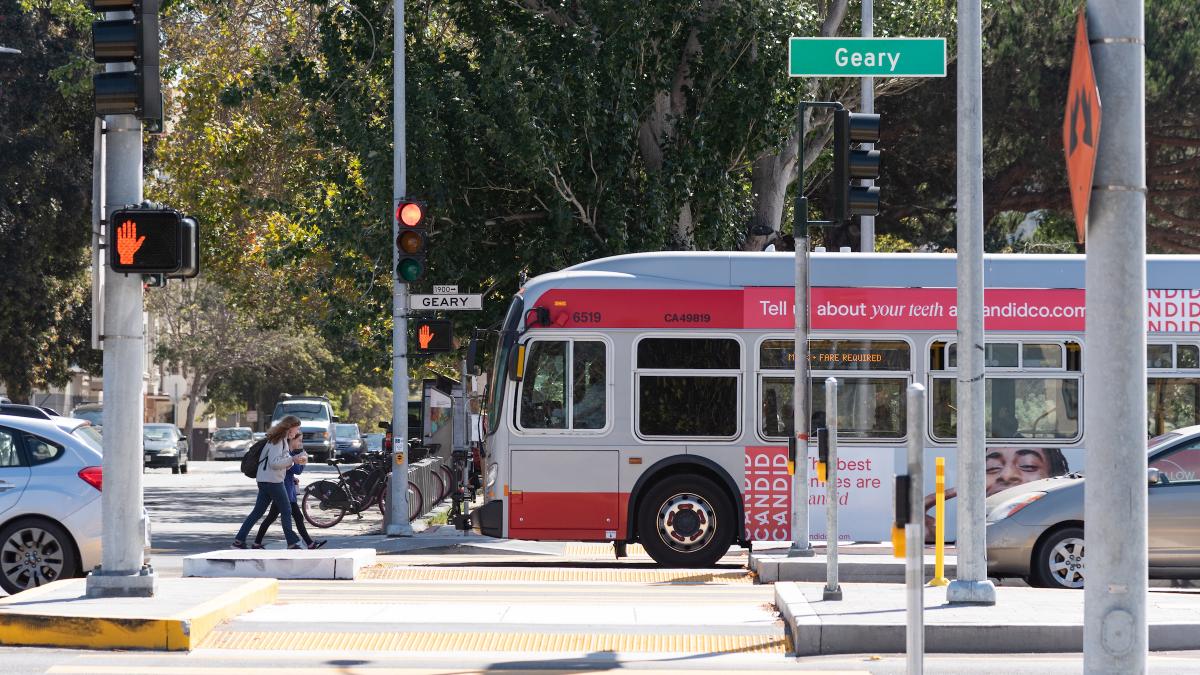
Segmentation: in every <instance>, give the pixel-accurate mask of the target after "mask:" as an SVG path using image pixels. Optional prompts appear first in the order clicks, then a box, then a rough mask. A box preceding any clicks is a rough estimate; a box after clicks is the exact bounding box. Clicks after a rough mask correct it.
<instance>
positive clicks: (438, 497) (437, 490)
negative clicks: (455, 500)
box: [429, 471, 450, 504]
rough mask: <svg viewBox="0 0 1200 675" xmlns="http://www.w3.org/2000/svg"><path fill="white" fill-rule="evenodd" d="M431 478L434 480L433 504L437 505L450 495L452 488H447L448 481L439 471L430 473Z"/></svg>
mask: <svg viewBox="0 0 1200 675" xmlns="http://www.w3.org/2000/svg"><path fill="white" fill-rule="evenodd" d="M429 477H430V478H431V479H432V485H431V487H432V488H433V494H432V496H433V503H434V504H437V503H438V502H440V501H442V499H443V498H444V497H445V496H446V495H447V494H449V492H450V488H448V487H446V480H445V479H444V478H442V476H441V474H439V473H438V472H437V471H430V472H429Z"/></svg>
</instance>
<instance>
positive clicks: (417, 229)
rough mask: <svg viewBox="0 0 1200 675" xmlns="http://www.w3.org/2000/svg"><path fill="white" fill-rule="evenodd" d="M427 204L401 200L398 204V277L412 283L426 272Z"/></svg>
mask: <svg viewBox="0 0 1200 675" xmlns="http://www.w3.org/2000/svg"><path fill="white" fill-rule="evenodd" d="M428 241H429V240H428V237H427V235H426V233H425V204H424V203H423V202H418V201H412V200H407V199H405V200H401V201H400V202H399V203H397V204H396V278H397V279H399V280H400V283H402V284H410V283H412V282H414V281H417V280H418V279H420V278H421V275H422V274H424V273H425V248H426V244H427V243H428Z"/></svg>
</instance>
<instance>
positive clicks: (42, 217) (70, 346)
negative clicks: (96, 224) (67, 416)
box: [0, 0, 99, 402]
mask: <svg viewBox="0 0 1200 675" xmlns="http://www.w3.org/2000/svg"><path fill="white" fill-rule="evenodd" d="M86 25H87V24H86V23H84V22H82V21H81V20H80V19H79V16H78V15H72V14H70V13H69V12H68V13H65V14H59V13H56V12H52V11H51V9H50V3H48V2H19V1H18V0H0V44H2V45H5V46H9V47H15V48H18V49H20V50H21V52H22V53H21V54H20V55H13V54H0V66H3V67H2V68H0V157H4V158H5V159H4V161H0V186H3V188H2V189H0V288H3V289H4V297H3V302H0V353H2V354H4V358H3V359H0V380H2V381H3V382H4V384H5V387H6V389H7V392H8V396H9V397H10V398H12V399H13V400H14V401H18V402H22V401H28V400H29V397H30V395H31V394H32V391H33V389H34V388H36V387H45V386H48V385H61V384H63V383H64V382H66V380H67V379H68V378H69V376H70V367H71V366H72V365H78V366H80V367H83V368H87V369H96V370H98V365H99V356H98V353H96V352H94V351H93V350H92V349H91V346H90V339H91V337H90V335H91V329H90V319H91V295H90V291H89V280H88V274H87V271H88V255H87V251H88V248H89V245H90V243H91V240H90V236H91V235H90V232H91V227H90V220H91V212H90V208H91V200H90V192H91V171H90V167H91V156H92V147H91V129H92V118H91V110H90V106H91V102H90V100H89V98H90V97H89V96H88V95H87V94H88V92H87V91H86V90H85V89H82V88H81V87H80V86H79V84H78V83H79V81H80V76H81V74H83V75H85V74H86V71H81V70H80V66H81V63H82V61H81V51H82V48H83V45H86V43H87V36H86V33H85V30H86Z"/></svg>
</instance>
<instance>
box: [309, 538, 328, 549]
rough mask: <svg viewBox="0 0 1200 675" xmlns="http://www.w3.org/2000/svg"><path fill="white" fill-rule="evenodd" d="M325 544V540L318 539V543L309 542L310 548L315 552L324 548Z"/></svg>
mask: <svg viewBox="0 0 1200 675" xmlns="http://www.w3.org/2000/svg"><path fill="white" fill-rule="evenodd" d="M325 543H326V542H325V540H324V539H318V540H317V541H313V542H309V544H308V547H309V548H310V549H314V550H315V549H318V548H321V547H322V546H324V545H325Z"/></svg>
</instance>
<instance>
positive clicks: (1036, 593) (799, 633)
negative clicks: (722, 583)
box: [775, 582, 1200, 656]
mask: <svg viewBox="0 0 1200 675" xmlns="http://www.w3.org/2000/svg"><path fill="white" fill-rule="evenodd" d="M823 587H824V586H823V584H819V583H793V582H780V583H777V584H775V605H776V607H777V608H778V609H779V612H780V615H781V616H782V618H783V620H784V623H785V624H786V625H787V629H788V631H789V633H790V635H791V637H792V642H793V644H794V646H795V650H796V654H797V655H798V656H811V655H817V654H861V653H901V652H903V651H904V649H905V641H904V631H905V623H906V612H905V589H904V586H900V585H891V584H843V585H842V592H843V598H844V599H843V600H841V601H840V602H825V601H822V599H821V592H822V589H823ZM1149 595H1150V597H1149V602H1148V603H1147V610H1148V618H1149V624H1150V649H1152V650H1155V651H1161V650H1192V649H1200V593H1198V592H1196V591H1190V590H1189V591H1168V590H1152V591H1151V592H1150V594H1149ZM924 614H925V650H926V651H927V652H931V653H934V652H941V653H998V654H1004V653H1030V652H1042V653H1053V652H1058V653H1062V652H1080V651H1082V649H1083V592H1082V591H1069V590H1053V589H1039V588H1012V587H1000V588H997V589H996V605H995V606H993V607H981V606H970V605H949V604H947V603H946V589H945V588H938V587H929V586H927V587H925V612H924Z"/></svg>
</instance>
